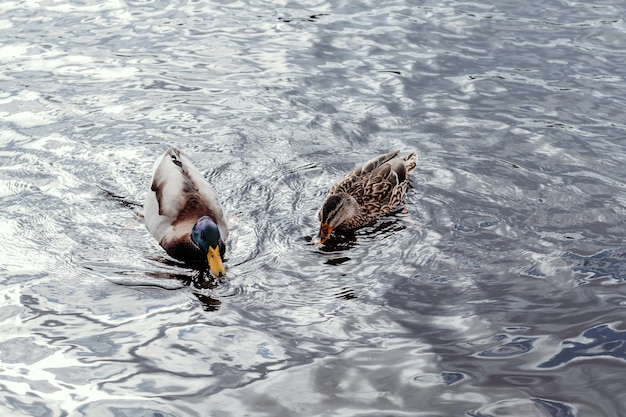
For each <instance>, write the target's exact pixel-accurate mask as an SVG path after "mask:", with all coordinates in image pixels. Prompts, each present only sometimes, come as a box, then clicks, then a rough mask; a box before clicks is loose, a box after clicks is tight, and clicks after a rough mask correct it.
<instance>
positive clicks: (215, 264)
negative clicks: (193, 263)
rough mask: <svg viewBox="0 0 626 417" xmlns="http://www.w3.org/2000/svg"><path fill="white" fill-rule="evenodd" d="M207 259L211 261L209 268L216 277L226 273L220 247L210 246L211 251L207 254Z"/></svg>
mask: <svg viewBox="0 0 626 417" xmlns="http://www.w3.org/2000/svg"><path fill="white" fill-rule="evenodd" d="M206 259H207V261H208V262H209V269H210V270H211V273H212V274H213V276H214V277H216V278H220V277H223V276H224V275H226V269H225V268H224V263H223V262H222V257H221V256H220V248H219V246H216V247H214V248H212V247H209V252H208V253H207V255H206Z"/></svg>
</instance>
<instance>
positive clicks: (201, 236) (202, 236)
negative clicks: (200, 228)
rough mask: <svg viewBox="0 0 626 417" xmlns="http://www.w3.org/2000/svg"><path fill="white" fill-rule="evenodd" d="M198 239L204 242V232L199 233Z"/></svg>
mask: <svg viewBox="0 0 626 417" xmlns="http://www.w3.org/2000/svg"><path fill="white" fill-rule="evenodd" d="M200 239H202V240H204V239H206V237H205V236H204V232H202V233H200Z"/></svg>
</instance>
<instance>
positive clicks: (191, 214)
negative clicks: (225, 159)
mask: <svg viewBox="0 0 626 417" xmlns="http://www.w3.org/2000/svg"><path fill="white" fill-rule="evenodd" d="M144 212H145V213H144V216H145V221H146V226H147V227H148V230H149V231H150V232H151V233H152V234H153V236H154V237H155V238H156V239H157V241H159V242H161V240H162V239H163V238H164V237H165V236H166V235H168V234H169V235H171V234H172V233H176V226H177V225H179V224H183V223H191V226H193V224H195V222H196V221H197V220H198V219H199V218H200V217H202V216H209V217H211V218H212V219H213V220H214V221H215V223H216V224H217V226H218V228H219V231H220V235H221V237H222V240H224V241H225V240H226V237H227V235H228V228H227V226H226V221H225V217H224V212H223V210H222V207H221V205H220V203H219V200H218V198H217V195H216V194H215V191H214V190H213V188H212V187H211V185H210V184H209V183H208V182H207V181H206V180H205V179H204V177H203V176H202V174H201V173H200V171H198V169H197V168H196V167H195V166H194V165H193V164H192V163H191V161H190V160H189V159H188V158H187V157H185V156H184V155H183V154H182V153H180V151H178V149H176V148H171V149H168V150H167V151H166V152H165V153H164V154H163V155H162V156H161V157H160V158H159V159H157V161H156V162H155V163H154V170H153V175H152V183H151V186H150V191H149V192H148V196H147V198H146V203H145V206H144ZM190 230H191V229H190V228H189V230H186V231H185V233H189V232H190ZM170 238H171V236H170Z"/></svg>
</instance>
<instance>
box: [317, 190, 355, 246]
mask: <svg viewBox="0 0 626 417" xmlns="http://www.w3.org/2000/svg"><path fill="white" fill-rule="evenodd" d="M358 213H359V204H358V203H357V202H356V200H355V199H354V197H352V196H351V195H350V194H347V193H337V194H333V195H331V196H330V197H328V198H327V199H326V201H324V204H323V205H322V208H321V209H320V211H319V214H318V217H319V220H320V230H319V233H318V234H317V238H318V239H319V243H320V244H323V243H324V242H326V240H327V239H328V237H329V236H330V234H331V233H332V231H333V229H335V228H337V227H339V226H341V225H342V224H343V223H344V222H346V221H348V220H350V219H352V218H353V217H354V216H356V215H357V214H358Z"/></svg>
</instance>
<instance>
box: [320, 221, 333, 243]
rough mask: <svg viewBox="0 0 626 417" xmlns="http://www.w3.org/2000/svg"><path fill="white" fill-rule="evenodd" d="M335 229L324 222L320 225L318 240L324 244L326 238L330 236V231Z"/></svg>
mask: <svg viewBox="0 0 626 417" xmlns="http://www.w3.org/2000/svg"><path fill="white" fill-rule="evenodd" d="M332 231H333V228H332V227H330V226H329V225H328V223H322V224H321V226H320V231H319V232H318V233H317V240H318V241H319V244H320V245H323V244H324V242H326V240H328V238H329V237H330V233H331V232H332Z"/></svg>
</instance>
